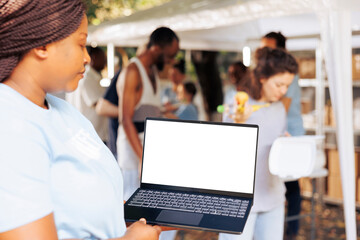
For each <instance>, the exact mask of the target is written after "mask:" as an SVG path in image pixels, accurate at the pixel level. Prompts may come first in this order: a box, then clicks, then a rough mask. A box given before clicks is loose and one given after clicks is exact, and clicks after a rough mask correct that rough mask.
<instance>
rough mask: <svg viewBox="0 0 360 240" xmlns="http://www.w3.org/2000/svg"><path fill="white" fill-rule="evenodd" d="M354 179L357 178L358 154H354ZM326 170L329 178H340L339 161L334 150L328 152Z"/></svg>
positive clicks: (337, 154) (337, 153)
mask: <svg viewBox="0 0 360 240" xmlns="http://www.w3.org/2000/svg"><path fill="white" fill-rule="evenodd" d="M354 161H355V178H357V177H358V176H359V172H360V171H359V159H358V153H357V152H355V159H354ZM328 170H329V177H330V176H332V177H340V176H341V173H340V161H339V152H338V151H337V150H336V149H329V151H328Z"/></svg>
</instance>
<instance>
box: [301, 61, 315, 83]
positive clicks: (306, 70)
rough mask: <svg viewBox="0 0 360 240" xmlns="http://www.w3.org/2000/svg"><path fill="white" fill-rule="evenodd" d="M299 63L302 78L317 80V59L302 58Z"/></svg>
mask: <svg viewBox="0 0 360 240" xmlns="http://www.w3.org/2000/svg"><path fill="white" fill-rule="evenodd" d="M298 63H299V76H300V78H315V77H316V63H315V58H301V59H299V60H298Z"/></svg>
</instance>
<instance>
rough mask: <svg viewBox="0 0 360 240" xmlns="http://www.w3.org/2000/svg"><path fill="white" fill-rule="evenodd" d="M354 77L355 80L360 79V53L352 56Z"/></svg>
mask: <svg viewBox="0 0 360 240" xmlns="http://www.w3.org/2000/svg"><path fill="white" fill-rule="evenodd" d="M352 77H353V79H354V80H360V54H353V56H352Z"/></svg>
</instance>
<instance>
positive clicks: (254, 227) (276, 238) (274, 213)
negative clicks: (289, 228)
mask: <svg viewBox="0 0 360 240" xmlns="http://www.w3.org/2000/svg"><path fill="white" fill-rule="evenodd" d="M284 215H285V207H284V205H281V206H279V207H277V208H274V209H273V210H270V211H268V212H256V213H253V212H250V215H249V218H248V220H247V221H246V224H245V228H244V232H243V233H242V234H240V235H235V234H228V233H220V234H219V240H251V239H255V240H268V239H271V240H282V239H283V236H284V220H285V216H284Z"/></svg>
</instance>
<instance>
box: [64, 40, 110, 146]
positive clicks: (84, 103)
mask: <svg viewBox="0 0 360 240" xmlns="http://www.w3.org/2000/svg"><path fill="white" fill-rule="evenodd" d="M88 52H89V55H90V58H91V62H90V64H89V65H87V66H86V70H85V74H84V78H83V79H81V80H80V82H79V86H78V88H77V89H76V90H75V91H74V92H71V93H67V94H66V101H68V102H69V103H71V104H72V105H73V106H74V107H76V108H77V109H78V110H79V111H80V112H81V113H82V114H83V115H84V116H85V117H86V118H87V119H89V120H90V122H91V123H92V124H93V126H94V128H95V130H96V132H97V133H98V134H99V136H100V138H101V139H102V140H103V141H104V142H105V143H106V142H107V140H108V124H107V118H106V117H103V116H100V115H98V114H97V113H96V111H95V107H96V104H97V103H98V101H99V99H100V98H101V97H102V96H103V95H104V93H105V90H106V88H104V87H102V86H101V85H100V80H101V79H102V76H101V71H102V70H103V69H104V67H105V65H106V55H105V53H104V51H103V50H102V49H101V48H99V47H96V48H92V47H89V48H88Z"/></svg>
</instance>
